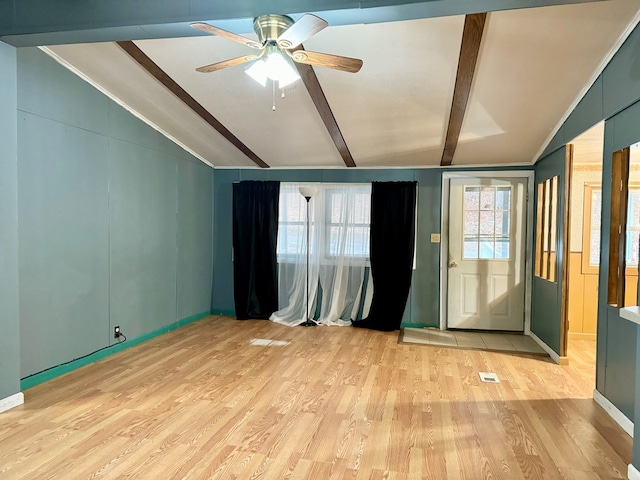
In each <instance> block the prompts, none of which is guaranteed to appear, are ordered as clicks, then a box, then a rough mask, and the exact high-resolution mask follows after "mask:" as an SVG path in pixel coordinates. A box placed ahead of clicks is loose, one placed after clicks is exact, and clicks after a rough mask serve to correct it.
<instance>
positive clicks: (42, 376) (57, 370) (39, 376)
mask: <svg viewBox="0 0 640 480" xmlns="http://www.w3.org/2000/svg"><path fill="white" fill-rule="evenodd" d="M209 315H211V312H210V311H207V312H202V313H197V314H195V315H191V316H189V317H186V318H183V319H182V320H178V321H177V322H174V323H171V324H169V325H166V326H164V327H162V328H159V329H157V330H154V331H152V332H149V333H147V334H145V335H141V336H139V337H136V338H133V339H131V340H127V341H126V342H122V343H117V344H115V345H112V346H111V347H109V348H105V349H104V350H100V351H99V352H95V353H92V354H91V355H88V356H86V357H82V358H78V359H77V360H72V361H71V362H69V363H65V364H64V365H59V366H57V367H53V368H51V369H49V370H45V371H43V372H40V373H36V374H34V375H31V376H29V377H26V378H23V379H21V380H20V390H21V391H24V390H26V389H27V388H31V387H35V386H36V385H39V384H41V383H44V382H46V381H48V380H52V379H54V378H56V377H59V376H61V375H64V374H65V373H69V372H72V371H73V370H76V369H78V368H80V367H84V366H85V365H89V364H90V363H94V362H97V361H98V360H101V359H103V358H105V357H108V356H110V355H113V354H114V353H118V352H121V351H122V350H126V349H127V348H130V347H133V346H135V345H139V344H140V343H143V342H146V341H147V340H151V339H152V338H155V337H158V336H160V335H162V334H165V333H168V332H171V331H172V330H175V329H177V328H180V327H183V326H185V325H187V324H189V323H193V322H195V321H196V320H200V319H201V318H204V317H208V316H209Z"/></svg>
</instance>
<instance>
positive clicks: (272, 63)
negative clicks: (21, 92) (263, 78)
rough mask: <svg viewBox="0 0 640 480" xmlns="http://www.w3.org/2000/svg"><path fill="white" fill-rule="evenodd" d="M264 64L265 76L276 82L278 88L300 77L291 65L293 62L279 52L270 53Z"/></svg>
mask: <svg viewBox="0 0 640 480" xmlns="http://www.w3.org/2000/svg"><path fill="white" fill-rule="evenodd" d="M264 63H265V65H266V67H267V76H268V77H269V78H270V79H271V80H274V81H277V82H278V86H279V87H280V88H282V87H286V86H287V85H289V84H291V83H293V82H295V81H296V80H298V79H300V75H298V71H297V70H296V67H295V66H294V65H293V60H291V59H290V58H289V56H288V55H287V54H285V53H282V52H281V51H279V50H274V51H273V52H271V53H270V54H269V56H268V57H267V59H266V60H265V62H264Z"/></svg>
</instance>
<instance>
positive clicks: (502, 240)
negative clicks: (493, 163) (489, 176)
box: [462, 186, 511, 260]
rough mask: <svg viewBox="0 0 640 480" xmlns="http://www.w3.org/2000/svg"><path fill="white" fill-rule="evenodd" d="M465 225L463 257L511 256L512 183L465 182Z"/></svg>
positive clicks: (501, 258) (501, 257) (502, 257)
mask: <svg viewBox="0 0 640 480" xmlns="http://www.w3.org/2000/svg"><path fill="white" fill-rule="evenodd" d="M462 229H463V238H464V240H463V242H464V245H463V250H462V251H463V255H462V257H463V258H465V259H469V260H476V259H499V260H508V259H509V257H510V246H511V236H510V235H511V186H499V187H497V186H490V187H489V186H465V188H464V215H463V226H462Z"/></svg>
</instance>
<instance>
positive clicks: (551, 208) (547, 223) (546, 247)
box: [535, 175, 559, 282]
mask: <svg viewBox="0 0 640 480" xmlns="http://www.w3.org/2000/svg"><path fill="white" fill-rule="evenodd" d="M558 180H559V177H558V176H557V175H556V176H555V177H551V178H548V179H546V180H545V181H543V182H540V183H539V184H538V208H537V222H536V225H537V228H536V232H537V233H536V264H535V267H536V268H535V274H536V276H537V277H540V278H544V279H546V280H549V281H551V282H555V281H556V240H557V238H556V228H557V217H558V206H557V205H558Z"/></svg>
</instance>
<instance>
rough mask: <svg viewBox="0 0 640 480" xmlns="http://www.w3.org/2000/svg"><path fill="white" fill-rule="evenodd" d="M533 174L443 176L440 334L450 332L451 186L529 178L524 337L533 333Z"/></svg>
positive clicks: (513, 172) (501, 172) (453, 174)
mask: <svg viewBox="0 0 640 480" xmlns="http://www.w3.org/2000/svg"><path fill="white" fill-rule="evenodd" d="M534 175H535V172H534V171H533V170H500V171H486V170H483V171H464V172H444V173H443V174H442V199H441V205H442V208H441V212H442V219H441V224H440V241H441V243H440V330H446V329H447V313H448V312H447V299H448V268H447V266H448V264H449V190H450V182H451V180H452V179H454V178H496V179H499V178H505V177H508V178H526V179H527V196H526V198H525V204H526V207H525V208H526V209H527V216H526V228H527V231H526V235H525V259H524V265H525V268H524V334H525V335H529V333H530V332H531V284H532V282H531V280H532V274H533V260H534V255H533V252H532V248H533V234H532V233H533V203H534V202H533V193H534Z"/></svg>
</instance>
